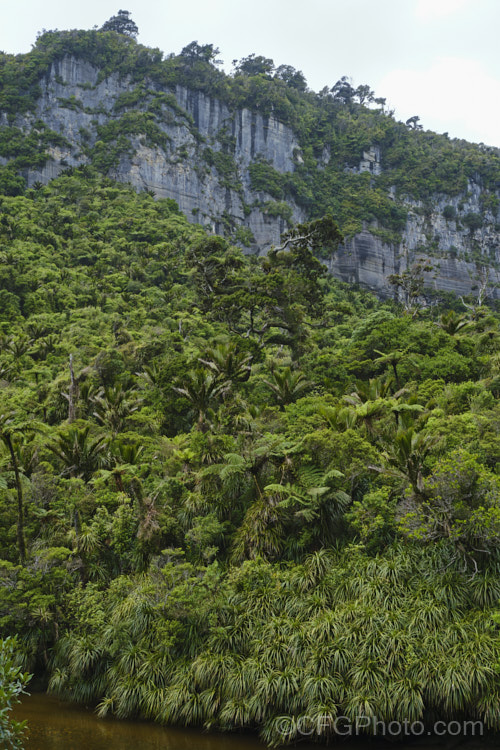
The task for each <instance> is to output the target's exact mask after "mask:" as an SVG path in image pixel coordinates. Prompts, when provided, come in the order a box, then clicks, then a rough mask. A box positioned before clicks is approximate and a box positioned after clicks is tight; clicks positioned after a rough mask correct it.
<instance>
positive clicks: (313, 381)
mask: <svg viewBox="0 0 500 750" xmlns="http://www.w3.org/2000/svg"><path fill="white" fill-rule="evenodd" d="M339 239H340V234H339V232H338V229H337V227H336V225H335V222H334V221H333V220H332V219H331V218H329V217H325V218H324V219H323V220H321V221H318V222H316V223H310V224H308V225H304V226H302V227H298V228H296V230H294V231H293V232H290V233H289V234H288V235H287V236H285V237H284V238H283V249H279V248H277V249H276V250H274V251H272V252H271V253H270V254H269V255H268V256H267V257H265V258H255V257H245V256H244V255H243V254H242V253H241V251H240V250H239V249H237V248H235V247H232V246H231V245H229V244H228V242H227V241H226V240H225V239H223V238H221V237H217V236H214V235H206V234H205V233H204V231H203V230H202V229H201V228H200V227H197V226H196V225H192V224H189V223H188V222H187V221H186V219H185V218H184V217H183V216H182V215H181V214H180V213H179V211H178V209H177V206H176V204H175V203H174V202H173V201H169V200H157V201H155V200H154V199H153V198H152V197H151V196H150V195H149V194H147V193H141V194H137V193H135V192H134V191H133V190H132V189H130V188H128V187H125V186H123V185H119V184H116V183H114V182H112V181H111V180H110V179H108V178H106V177H103V176H101V175H99V174H98V173H97V172H93V171H92V170H90V169H88V168H86V169H83V170H76V171H75V170H68V171H67V173H65V174H64V175H62V176H60V177H59V178H57V179H56V180H53V181H52V182H51V183H50V184H49V185H47V186H46V187H42V186H37V188H36V189H33V190H29V191H27V192H26V194H25V195H23V196H4V197H2V199H1V204H0V286H1V291H0V303H1V308H0V310H1V318H0V320H1V329H2V336H1V355H0V372H1V416H0V438H1V441H2V446H3V451H2V453H1V454H0V461H1V469H2V474H1V476H2V480H1V481H2V484H1V486H0V518H1V531H0V534H1V540H0V542H1V549H2V551H3V552H2V560H1V562H0V573H1V576H0V623H1V628H2V634H3V635H4V636H9V635H14V634H17V639H18V640H17V648H18V653H19V655H20V658H21V666H22V668H23V669H24V670H28V671H30V672H31V673H34V674H37V675H43V676H44V677H45V679H46V680H48V684H49V688H50V690H52V691H56V692H57V693H59V694H61V695H64V696H67V697H70V698H73V699H75V700H83V701H85V702H87V703H88V702H95V704H96V705H97V710H98V711H99V713H100V714H101V715H105V714H106V713H108V712H112V713H114V714H116V715H117V716H119V717H126V716H133V715H139V716H144V717H148V718H151V719H154V720H157V721H161V722H168V723H179V724H185V725H198V726H208V727H222V728H224V729H239V728H251V729H256V730H259V731H260V732H261V735H262V737H263V738H264V739H265V740H266V741H267V742H269V743H270V744H276V743H279V742H282V741H285V740H288V739H293V733H292V734H291V735H290V736H286V737H284V736H283V735H282V733H281V734H280V731H279V727H280V726H281V725H280V724H279V722H278V718H279V717H280V716H282V715H286V716H290V717H292V718H293V717H295V718H297V717H299V716H301V715H307V716H309V717H310V716H313V717H314V716H316V715H323V714H329V715H332V716H335V715H336V714H338V713H340V714H342V715H345V716H352V717H355V716H356V715H360V714H363V715H368V716H377V717H380V718H387V719H391V718H392V719H404V718H408V719H415V718H421V717H424V718H425V719H430V717H432V716H435V717H436V716H437V717H457V716H472V717H479V718H481V719H483V720H484V721H485V722H486V723H487V725H488V726H490V727H493V728H497V727H498V723H499V715H500V714H499V710H500V680H499V671H498V668H499V646H500V634H499V632H498V625H497V624H496V623H497V621H498V599H499V597H500V568H499V566H500V557H499V552H498V544H499V541H500V507H499V477H498V464H499V460H500V459H499V452H500V436H499V420H500V410H499V407H498V396H499V392H500V370H499V365H500V333H499V331H498V312H496V311H495V310H494V309H493V308H490V307H485V306H480V305H479V304H478V303H477V299H474V298H473V297H471V298H470V299H468V300H464V301H465V302H466V304H467V305H468V307H467V308H466V307H464V305H463V304H462V302H460V301H459V300H455V301H454V303H453V305H452V306H450V304H449V301H446V302H439V301H438V300H434V301H433V305H432V306H426V305H425V304H424V302H423V300H421V302H420V303H419V304H418V306H417V308H416V309H414V310H413V312H412V313H411V314H402V310H401V309H400V307H399V305H398V304H397V303H396V302H394V301H386V302H380V301H377V300H376V298H374V297H373V296H372V295H371V294H368V293H366V292H363V291H361V290H359V289H356V288H354V287H350V286H347V285H343V284H341V283H340V282H338V281H335V280H334V279H333V278H331V277H329V276H328V275H327V274H326V273H325V270H324V267H323V266H322V265H321V263H320V262H319V261H318V260H316V258H315V257H314V255H313V254H312V252H311V250H313V249H316V250H317V249H318V248H319V247H321V248H324V249H328V248H330V249H331V248H332V247H334V246H335V244H336V243H338V241H339ZM321 732H322V733H323V734H325V735H327V734H328V728H327V727H325V726H323V727H322V729H321Z"/></svg>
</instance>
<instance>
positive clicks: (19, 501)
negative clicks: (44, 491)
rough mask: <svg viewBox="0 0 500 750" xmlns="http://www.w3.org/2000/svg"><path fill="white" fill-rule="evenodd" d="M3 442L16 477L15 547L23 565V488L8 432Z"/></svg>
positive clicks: (24, 557)
mask: <svg viewBox="0 0 500 750" xmlns="http://www.w3.org/2000/svg"><path fill="white" fill-rule="evenodd" d="M5 442H6V443H7V447H8V449H9V453H10V460H11V461H12V466H13V469H14V476H15V478H16V492H17V547H18V551H19V562H20V563H21V565H24V563H25V561H26V542H25V541H24V502H23V488H22V485H21V477H20V476H19V466H18V465H17V458H16V453H15V451H14V446H13V445H12V438H11V436H10V435H9V434H7V435H5Z"/></svg>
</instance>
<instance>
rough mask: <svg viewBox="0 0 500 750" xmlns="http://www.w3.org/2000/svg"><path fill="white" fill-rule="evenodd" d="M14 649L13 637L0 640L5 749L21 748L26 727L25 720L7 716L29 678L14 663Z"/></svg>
mask: <svg viewBox="0 0 500 750" xmlns="http://www.w3.org/2000/svg"><path fill="white" fill-rule="evenodd" d="M15 650H16V640H15V638H6V639H5V640H0V742H2V747H4V748H5V749H6V750H10V748H12V750H14V749H15V748H22V741H23V734H24V729H25V727H26V722H19V721H13V720H12V719H11V718H10V717H9V712H10V711H11V709H12V707H13V706H14V705H15V704H16V703H18V702H19V700H18V697H19V695H21V694H22V693H25V690H24V688H25V687H26V685H27V684H28V681H29V679H30V675H29V674H27V673H24V672H22V671H21V669H20V667H18V666H16V665H15Z"/></svg>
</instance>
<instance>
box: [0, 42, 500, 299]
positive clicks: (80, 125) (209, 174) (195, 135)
mask: <svg viewBox="0 0 500 750" xmlns="http://www.w3.org/2000/svg"><path fill="white" fill-rule="evenodd" d="M41 90H42V94H41V97H40V98H39V100H38V103H37V108H36V111H35V112H34V113H32V114H30V115H26V116H23V117H18V118H17V120H16V122H15V126H16V127H18V128H21V129H23V130H25V131H29V130H30V129H31V128H33V127H34V126H35V123H36V121H37V120H42V121H43V122H44V123H45V124H46V126H47V127H48V128H50V129H51V130H53V131H55V132H56V133H59V134H61V135H63V136H64V137H65V139H66V142H67V145H66V146H58V147H51V148H49V149H48V152H49V156H50V158H49V160H48V161H47V162H46V164H45V165H44V166H43V167H42V168H38V169H27V170H25V172H24V176H25V177H26V179H27V181H28V185H29V186H32V185H33V184H35V183H36V182H37V181H40V182H42V183H46V182H48V181H49V180H50V179H51V178H53V177H55V176H57V174H59V173H60V172H61V171H62V170H64V169H66V168H67V167H71V166H80V165H83V164H86V163H88V162H89V161H91V160H94V163H95V157H96V154H97V155H98V156H99V154H102V155H103V156H106V157H109V152H110V148H111V146H110V141H109V138H108V140H107V141H106V143H104V142H102V140H101V138H102V137H103V135H102V134H103V133H104V132H106V133H108V135H109V133H110V132H114V131H113V128H114V129H115V130H116V137H115V139H114V141H112V143H113V148H114V147H115V146H116V144H118V145H119V144H120V126H121V125H120V124H121V123H123V122H124V119H126V118H127V117H129V120H128V130H127V139H128V140H126V145H125V146H123V143H122V145H121V147H118V146H117V147H116V153H115V158H113V160H112V162H111V163H110V164H108V165H107V168H108V170H109V174H110V176H111V177H114V178H116V179H118V180H120V181H123V182H128V183H131V184H132V185H133V186H134V187H136V188H137V189H140V190H150V191H153V192H154V193H155V195H156V196H158V197H160V198H171V199H174V200H175V201H176V202H177V203H178V205H179V207H180V209H181V211H183V213H185V215H186V216H187V218H188V219H189V220H190V221H194V222H198V223H200V224H202V225H204V226H205V227H207V228H208V230H209V231H212V232H215V233H219V234H227V235H229V236H231V237H232V238H233V239H234V240H235V241H236V242H237V243H238V244H240V245H241V246H242V247H243V248H244V250H245V251H246V252H253V253H263V252H266V251H267V249H269V247H270V246H271V245H273V244H274V245H275V244H277V243H278V242H279V238H280V234H281V233H282V232H283V231H285V230H286V229H287V227H288V223H289V222H290V221H291V222H293V223H296V222H302V221H305V220H307V215H306V213H305V211H304V209H302V208H301V207H299V206H298V205H296V204H295V203H293V202H291V201H287V204H288V205H286V204H283V203H278V202H276V201H275V200H274V199H273V197H272V196H271V195H269V194H268V193H265V192H260V191H256V190H253V189H252V183H251V177H250V171H249V169H251V167H252V165H254V164H256V163H263V164H269V165H270V166H272V167H273V168H274V169H275V170H277V171H279V172H281V173H286V172H291V171H293V170H294V168H295V163H300V162H301V153H300V146H299V143H298V140H297V138H296V136H295V134H294V133H293V131H292V130H291V129H290V128H289V127H287V126H285V125H283V124H282V123H281V122H279V121H278V120H277V119H275V118H274V117H272V116H270V117H265V116H263V115H261V114H256V113H254V112H251V111H249V110H248V109H241V110H237V111H231V110H230V109H229V108H228V107H227V106H226V105H225V104H224V103H222V102H220V101H218V100H216V99H213V98H210V97H209V96H207V95H205V94H204V93H202V92H200V91H193V90H188V89H186V88H184V87H181V86H177V88H176V90H175V92H173V91H170V90H167V89H164V90H162V89H160V88H159V87H158V86H157V85H154V84H151V85H148V82H145V83H144V85H143V86H142V87H141V89H138V88H137V85H136V84H131V82H130V80H128V79H126V78H120V77H119V76H118V75H115V74H113V75H111V76H109V77H108V78H106V79H104V80H101V78H100V76H99V71H98V70H97V69H96V68H95V67H93V66H92V65H91V64H89V63H88V62H84V61H81V60H77V59H75V58H73V57H66V58H64V59H62V60H60V61H58V62H56V63H54V64H53V65H52V67H51V69H50V72H49V74H48V75H47V76H46V78H45V79H44V80H43V81H42V82H41ZM134 92H135V96H134ZM137 92H139V93H137ZM153 112H154V116H153V114H152V113H153ZM133 117H139V118H141V117H142V118H143V119H142V120H141V125H140V126H139V125H137V127H135V128H134V122H135V120H133V119H130V118H133ZM148 118H149V119H148ZM152 122H154V129H153V131H152V132H149V130H148V123H152ZM0 124H2V125H7V124H8V120H7V116H6V115H0ZM328 158H329V154H328V153H327V150H325V153H324V155H323V159H324V161H325V162H326V161H328ZM3 161H4V162H5V160H3ZM382 169H383V155H381V153H380V149H379V148H378V147H377V146H376V145H374V146H373V147H372V148H370V149H369V151H366V152H364V153H363V154H362V156H361V160H360V165H359V170H354V171H360V172H362V171H369V172H371V173H372V174H374V175H376V174H380V172H381V171H382ZM482 192H483V191H482V189H481V186H480V185H478V184H475V183H472V182H471V183H469V188H468V190H467V193H466V194H464V195H462V196H458V197H454V198H452V197H450V196H446V195H436V196H435V197H434V200H433V202H432V210H429V207H428V206H423V205H421V204H418V203H415V202H411V201H408V202H407V207H408V220H407V224H406V228H405V230H404V232H403V236H402V242H401V244H399V245H397V244H389V243H386V242H384V241H383V239H382V238H381V235H383V232H380V229H381V228H380V227H377V226H373V225H370V226H366V227H365V229H364V231H362V232H361V233H360V234H358V235H356V236H355V237H353V238H352V239H349V240H347V241H346V242H345V245H344V246H343V247H341V248H340V249H339V251H338V253H337V254H336V255H335V257H332V258H330V260H329V261H328V266H329V269H330V270H331V272H332V273H333V274H334V275H335V276H338V277H339V278H340V279H342V280H344V281H348V282H355V283H359V284H361V285H363V286H365V287H368V288H369V289H372V290H373V291H375V292H377V293H378V294H382V295H388V294H393V293H394V292H393V289H392V287H391V286H390V285H389V283H388V281H387V277H388V276H389V275H390V274H393V273H396V274H397V273H401V272H402V271H403V270H405V269H406V268H407V267H408V266H409V265H411V262H412V261H413V260H415V258H423V257H426V256H427V255H428V254H429V249H430V254H431V255H432V265H433V271H432V272H430V273H428V274H427V276H426V282H427V285H428V286H430V287H432V288H434V289H436V290H441V291H452V292H456V293H458V294H468V293H470V292H471V291H474V289H475V288H476V287H477V286H478V284H481V283H484V277H485V271H484V268H485V267H486V266H488V267H489V271H488V284H489V287H490V289H491V290H492V291H491V294H492V295H494V296H495V295H499V294H500V292H499V291H498V290H496V289H495V288H494V287H495V284H500V274H499V273H498V271H496V270H495V266H496V265H497V264H500V233H499V231H498V226H499V223H500V215H494V214H493V213H491V211H490V212H489V213H488V212H486V214H485V213H484V211H481V208H482V206H481V197H482ZM443 212H444V214H445V215H446V216H447V217H448V218H445V215H443ZM480 213H482V215H483V222H482V226H481V227H480V228H474V226H469V227H467V226H465V227H464V226H463V223H461V222H459V221H458V220H457V218H456V217H464V216H466V215H467V214H469V215H474V214H480ZM497 267H498V266H497Z"/></svg>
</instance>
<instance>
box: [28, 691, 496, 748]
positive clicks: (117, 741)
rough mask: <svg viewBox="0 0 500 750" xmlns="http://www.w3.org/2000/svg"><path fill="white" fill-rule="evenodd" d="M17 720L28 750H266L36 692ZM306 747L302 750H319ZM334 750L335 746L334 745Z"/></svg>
mask: <svg viewBox="0 0 500 750" xmlns="http://www.w3.org/2000/svg"><path fill="white" fill-rule="evenodd" d="M15 718H16V719H18V720H21V719H27V721H28V725H29V733H28V736H27V739H26V741H25V750H264V748H265V746H264V745H263V744H262V743H260V742H259V741H258V740H257V739H256V738H255V737H252V736H248V735H238V734H220V733H210V734H209V733H206V732H202V731H199V730H195V729H178V728H166V727H161V726H158V725H157V724H153V723H150V722H140V721H118V720H116V719H99V718H98V717H97V716H96V714H95V713H94V712H93V711H92V709H90V708H85V706H80V705H77V704H75V703H66V702H63V701H60V700H58V699H57V698H55V697H53V696H50V695H45V694H44V693H34V694H33V695H31V696H29V697H27V698H25V699H24V700H23V701H22V704H21V705H20V706H18V707H16V710H15ZM335 746H336V747H337V748H339V749H340V750H365V749H366V750H498V748H499V747H500V741H499V739H496V740H493V739H486V738H481V737H475V738H471V737H465V738H464V737H443V738H436V737H429V738H427V737H425V738H423V737H421V738H419V739H417V740H412V741H406V740H403V741H401V742H392V743H387V742H380V741H375V742H373V741H369V740H363V739H361V738H358V739H351V740H349V741H348V742H339V743H335ZM320 747H321V745H313V744H310V743H308V742H304V743H300V744H299V745H297V748H298V749H299V750H311V749H313V748H314V750H318V748H320ZM330 747H331V746H330Z"/></svg>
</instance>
